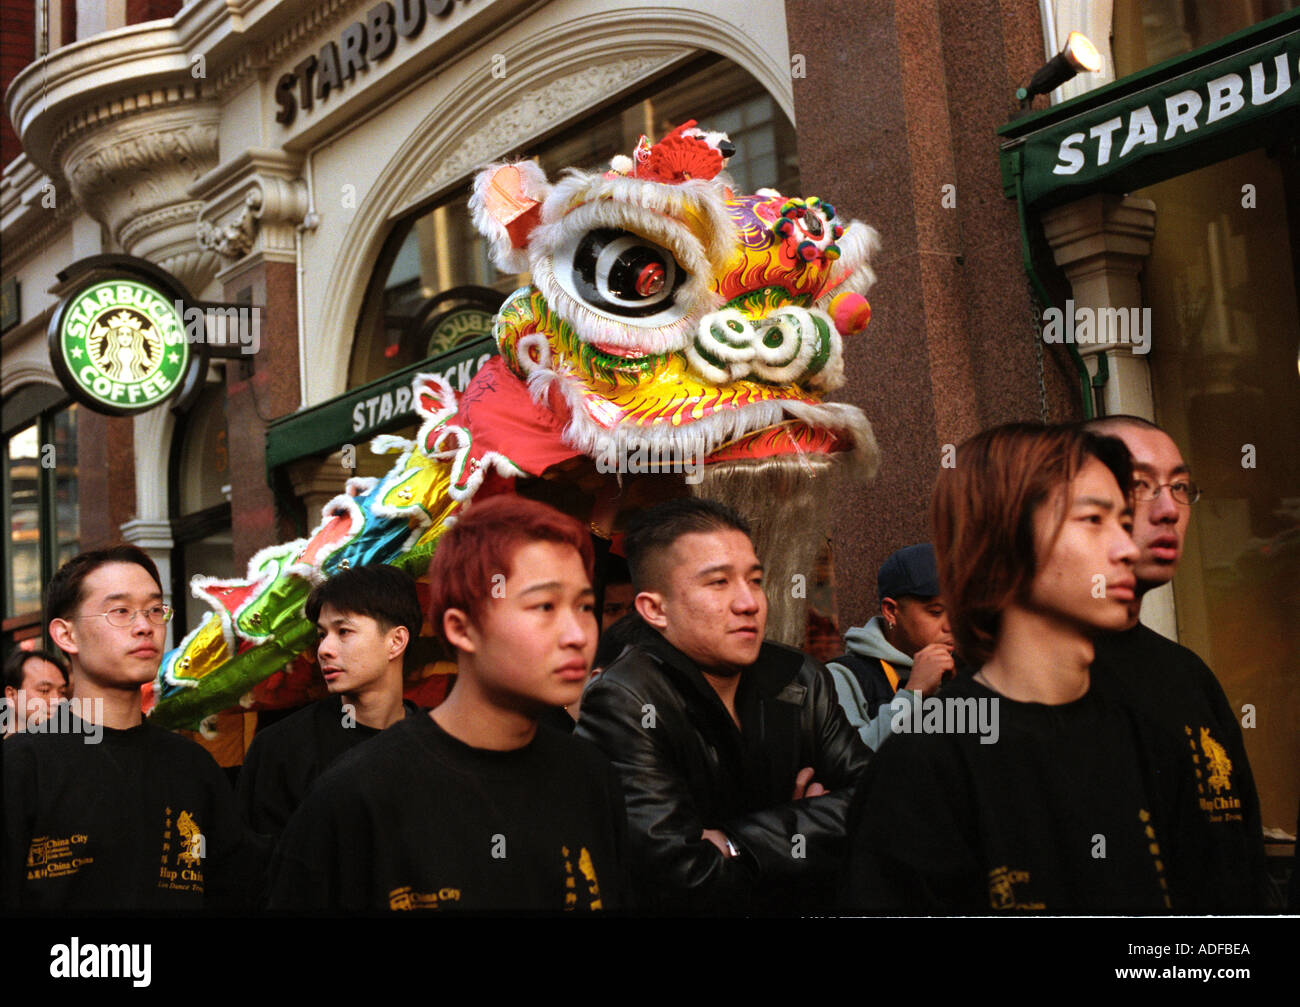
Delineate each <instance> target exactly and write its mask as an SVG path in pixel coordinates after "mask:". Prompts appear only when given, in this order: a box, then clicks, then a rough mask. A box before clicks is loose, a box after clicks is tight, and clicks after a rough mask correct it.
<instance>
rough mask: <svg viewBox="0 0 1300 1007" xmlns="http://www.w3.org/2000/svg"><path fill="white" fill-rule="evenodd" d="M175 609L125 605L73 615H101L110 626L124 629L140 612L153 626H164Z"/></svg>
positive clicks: (89, 617)
mask: <svg viewBox="0 0 1300 1007" xmlns="http://www.w3.org/2000/svg"><path fill="white" fill-rule="evenodd" d="M174 611H175V609H173V608H172V607H171V606H170V605H150V606H149V607H148V608H137V609H130V608H127V607H126V606H121V607H119V608H110V609H109V610H108V611H107V612H91V613H89V614H88V615H78V616H73V618H75V619H98V618H100V617H101V616H102V617H103V618H105V619H107V620H108V624H109V625H110V626H116V627H117V628H118V629H126V627H127V626H131V625H134V624H135V617H136V616H137V615H139V614H140V613H141V612H143V613H144V617H145V618H146V619H148V620H149V621H150V622H151V623H153V624H154V625H155V626H165V625H167V623H169V622H171V618H172V613H173V612H174Z"/></svg>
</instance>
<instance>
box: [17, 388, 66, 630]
mask: <svg viewBox="0 0 1300 1007" xmlns="http://www.w3.org/2000/svg"><path fill="white" fill-rule="evenodd" d="M4 424H5V431H4V435H3V439H2V440H3V458H2V459H0V470H2V471H3V477H4V485H3V496H4V521H5V524H6V525H7V526H8V529H9V545H8V548H7V549H6V550H5V571H4V616H5V631H6V636H7V637H9V635H10V633H11V632H13V631H15V630H16V629H19V627H17V626H16V625H15V622H24V620H26V621H27V622H30V623H31V624H32V625H33V626H37V627H38V626H39V623H40V610H41V596H42V592H43V591H44V589H45V585H46V584H48V583H49V580H50V578H51V577H52V576H53V575H54V571H55V570H57V569H58V568H59V566H60V565H61V564H62V563H63V562H64V561H65V560H67V559H70V558H71V557H72V556H75V555H76V554H77V551H78V548H79V541H80V513H79V506H80V502H79V499H78V490H77V407H76V406H75V405H71V404H67V401H66V396H65V395H64V393H63V392H62V390H59V389H54V388H49V387H46V386H28V387H27V388H24V389H20V390H19V391H18V392H17V393H15V394H14V395H13V396H11V397H10V398H9V399H8V400H7V401H6V402H5V408H4ZM24 626H25V622H24ZM20 635H27V634H20Z"/></svg>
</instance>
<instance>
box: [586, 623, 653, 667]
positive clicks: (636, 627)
mask: <svg viewBox="0 0 1300 1007" xmlns="http://www.w3.org/2000/svg"><path fill="white" fill-rule="evenodd" d="M647 633H657V631H656V630H655V629H653V628H652V627H651V626H650V625H649V623H647V622H646V621H645V620H644V619H642V618H641V616H640V615H638V614H637V613H636V612H635V611H632V612H629V613H628V614H627V615H625V616H623V617H622V618H621V619H619V620H618V621H617V622H615V623H614V624H613V625H612V626H610V627H609V629H607V630H605V631H604V632H603V633H601V634H600V642H599V643H597V644H596V656H595V657H594V658H592V661H591V666H592V667H593V668H608V667H609V666H610V665H611V664H613V663H614V662H615V661H616V660H617V659H618V656H619V654H621V653H623V650H624V648H626V647H627V646H628V644H632V643H636V642H637V640H639V639H641V638H642V637H644V636H645V634H647Z"/></svg>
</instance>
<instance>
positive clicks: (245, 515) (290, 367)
mask: <svg viewBox="0 0 1300 1007" xmlns="http://www.w3.org/2000/svg"><path fill="white" fill-rule="evenodd" d="M222 283H223V286H224V289H225V299H226V300H227V301H230V302H235V303H249V302H251V303H252V304H254V305H261V306H262V312H261V351H260V352H259V353H258V354H257V355H256V356H255V357H252V358H251V361H252V362H251V364H250V363H249V362H248V361H247V360H246V359H244V358H241V359H238V360H232V361H230V362H228V363H227V364H226V396H227V398H226V429H227V431H228V433H227V436H228V439H229V446H230V469H231V472H232V473H233V474H234V477H233V478H232V480H231V487H230V507H231V521H232V525H233V529H232V530H233V535H234V548H235V563H236V567H237V568H242V567H243V565H244V564H245V563H247V562H248V559H249V558H250V557H251V556H252V555H253V554H254V553H255V552H257V551H258V550H259V549H262V548H264V547H266V546H268V545H273V544H275V543H276V542H283V541H286V540H287V539H291V538H293V537H294V536H295V534H296V532H295V531H294V528H293V525H292V522H291V521H289V520H288V519H287V518H285V517H284V516H282V515H280V514H278V512H277V509H276V501H275V494H274V493H273V492H272V489H271V486H270V485H269V484H268V482H267V478H266V424H267V422H268V421H270V420H272V419H275V418H276V417H278V416H283V415H285V414H286V413H290V412H293V411H294V410H295V409H297V408H298V402H299V394H298V333H297V317H298V316H297V311H298V309H297V286H296V283H295V276H294V266H293V264H292V263H288V262H260V263H257V264H254V265H251V266H250V267H249V268H248V269H245V270H242V271H240V272H237V273H232V274H230V275H227V276H225V277H223V278H222ZM250 371H251V373H250Z"/></svg>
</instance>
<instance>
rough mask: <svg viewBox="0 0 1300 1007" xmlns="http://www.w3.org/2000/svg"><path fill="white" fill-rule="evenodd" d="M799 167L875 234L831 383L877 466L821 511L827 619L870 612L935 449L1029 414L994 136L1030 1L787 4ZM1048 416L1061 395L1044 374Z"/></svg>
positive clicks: (921, 528) (813, 185) (1010, 90)
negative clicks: (827, 567) (852, 412)
mask: <svg viewBox="0 0 1300 1007" xmlns="http://www.w3.org/2000/svg"><path fill="white" fill-rule="evenodd" d="M786 15H787V21H788V28H789V39H790V53H791V55H792V57H793V56H794V54H802V55H803V56H804V57H805V65H806V70H807V75H806V76H805V77H803V78H796V79H795V80H794V98H795V115H796V124H797V127H798V134H799V166H800V167H799V173H800V179H801V184H802V188H803V190H804V193H805V194H809V193H810V194H815V195H819V196H822V197H824V198H827V199H830V200H831V201H832V202H833V203H834V204H835V207H836V210H837V212H838V213H840V215H841V216H847V217H857V218H859V219H862V220H864V221H866V222H867V223H869V224H871V225H872V226H874V227H875V228H876V229H877V230H878V231H879V232H880V235H881V241H882V245H883V247H882V251H881V253H880V255H879V256H878V259H877V261H876V264H875V267H876V273H877V277H878V279H877V283H876V286H875V287H874V289H873V290H872V292H871V293H870V294H869V295H868V296H869V299H870V300H871V304H872V309H873V317H872V321H871V324H870V325H869V326H868V328H867V330H866V332H864V333H863V334H862V335H860V336H857V337H854V338H853V339H850V340H846V343H845V357H846V369H845V373H846V379H847V384H846V387H845V388H844V389H843V390H842V391H841V392H840V393H839V394H838V396H837V397H839V398H842V399H844V400H847V401H851V402H854V403H855V404H857V405H859V406H861V407H862V409H863V410H864V411H865V412H866V413H867V416H868V418H869V419H870V420H871V422H872V424H873V425H874V427H875V430H876V436H877V438H878V439H879V442H880V448H881V457H882V465H881V470H880V474H879V475H878V476H877V477H876V479H875V481H874V482H872V483H871V484H870V485H868V486H867V487H865V488H859V489H855V490H853V491H851V492H850V493H849V494H848V499H846V500H844V501H843V502H842V504H841V505H838V506H836V507H835V508H834V513H835V515H836V518H835V525H834V528H833V534H834V544H835V562H836V589H837V593H838V597H837V607H838V614H839V617H840V626H841V628H842V629H843V628H847V627H848V626H851V625H860V624H861V623H863V622H865V621H866V619H867V618H868V617H870V615H871V614H872V612H873V611H874V606H875V604H876V597H875V577H876V570H877V568H878V567H879V566H880V564H881V562H882V561H883V560H884V559H885V557H886V556H888V555H889V553H891V552H893V551H894V550H895V549H898V548H900V547H902V546H905V545H909V544H911V543H913V542H919V541H926V540H928V539H929V537H930V528H929V500H930V492H931V489H932V488H933V485H934V479H935V476H936V475H937V473H938V471H939V465H940V460H941V452H942V450H943V446H944V445H945V444H957V443H960V442H961V441H962V440H963V439H965V438H966V437H969V436H970V435H972V434H974V433H975V432H976V431H978V430H980V429H982V428H984V427H987V426H990V425H993V424H996V423H1001V422H1006V421H1009V420H1038V419H1039V418H1040V417H1041V412H1042V410H1041V402H1042V398H1043V393H1042V391H1041V390H1040V381H1039V367H1038V363H1037V356H1036V352H1035V341H1034V337H1035V331H1036V322H1035V317H1034V313H1033V307H1032V304H1031V301H1030V296H1029V288H1028V283H1027V280H1026V277H1025V274H1024V270H1023V268H1022V266H1021V261H1020V238H1019V226H1018V222H1017V216H1016V210H1015V207H1014V205H1013V204H1012V203H1010V202H1009V201H1008V200H1006V199H1004V198H1003V195H1002V189H1001V181H1000V174H999V165H998V143H997V137H996V136H995V134H994V131H995V130H996V129H997V128H998V127H999V126H1000V125H1002V123H1004V122H1005V121H1006V120H1007V119H1008V118H1009V117H1010V115H1011V113H1012V112H1013V111H1014V107H1015V106H1014V99H1013V94H1014V91H1015V88H1016V87H1017V86H1018V85H1019V84H1020V83H1022V82H1023V81H1024V80H1025V79H1027V78H1028V76H1029V75H1030V74H1031V73H1032V72H1033V70H1034V69H1035V68H1036V67H1037V66H1039V65H1040V64H1041V63H1042V62H1043V59H1042V41H1041V39H1042V34H1041V30H1040V21H1039V14H1038V5H1037V3H1035V2H1034V0H1001V2H999V0H906V2H901V0H900V2H894V3H891V2H886V0H873V2H872V3H869V4H867V3H861V2H859V0H827V2H823V3H817V4H808V3H797V2H793V0H787V3H786ZM1044 374H1045V384H1046V392H1047V400H1048V403H1049V413H1050V414H1051V418H1053V419H1064V418H1069V417H1073V416H1074V415H1075V414H1076V411H1077V409H1078V405H1077V403H1074V402H1072V401H1071V399H1070V394H1071V385H1070V384H1069V381H1068V380H1067V377H1066V376H1065V375H1064V374H1063V373H1062V370H1061V367H1060V364H1059V363H1058V362H1057V361H1056V360H1055V359H1053V358H1051V357H1048V358H1047V359H1046V360H1045V366H1044Z"/></svg>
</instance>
